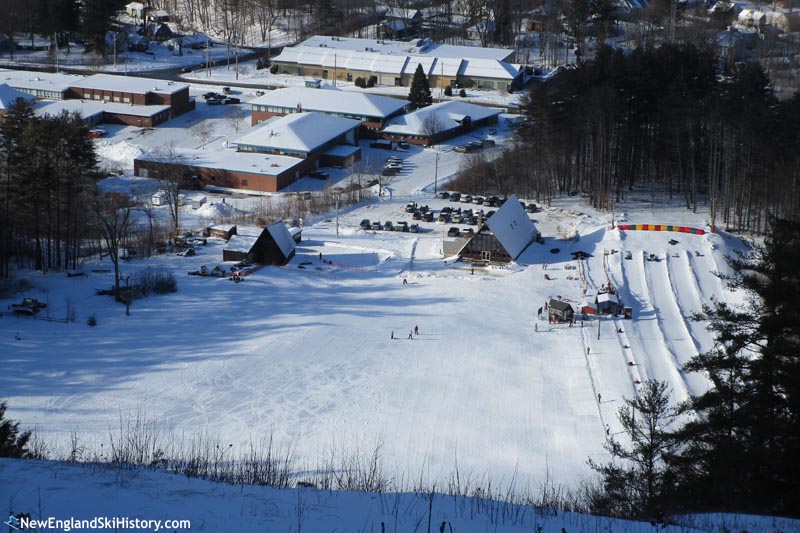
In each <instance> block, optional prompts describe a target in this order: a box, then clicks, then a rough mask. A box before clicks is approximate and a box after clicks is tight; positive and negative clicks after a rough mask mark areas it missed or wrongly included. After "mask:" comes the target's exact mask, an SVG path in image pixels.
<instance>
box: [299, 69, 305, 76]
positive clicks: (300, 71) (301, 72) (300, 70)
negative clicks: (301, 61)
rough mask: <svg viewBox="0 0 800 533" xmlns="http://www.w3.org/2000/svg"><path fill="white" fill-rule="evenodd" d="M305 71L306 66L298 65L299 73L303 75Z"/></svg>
mask: <svg viewBox="0 0 800 533" xmlns="http://www.w3.org/2000/svg"><path fill="white" fill-rule="evenodd" d="M304 73H305V67H297V75H298V76H302V75H303V74H304Z"/></svg>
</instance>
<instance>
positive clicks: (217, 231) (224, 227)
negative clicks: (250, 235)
mask: <svg viewBox="0 0 800 533" xmlns="http://www.w3.org/2000/svg"><path fill="white" fill-rule="evenodd" d="M206 235H208V236H209V237H215V238H217V239H225V240H226V241H229V240H231V237H233V236H234V235H236V224H214V225H213V226H209V227H207V228H206Z"/></svg>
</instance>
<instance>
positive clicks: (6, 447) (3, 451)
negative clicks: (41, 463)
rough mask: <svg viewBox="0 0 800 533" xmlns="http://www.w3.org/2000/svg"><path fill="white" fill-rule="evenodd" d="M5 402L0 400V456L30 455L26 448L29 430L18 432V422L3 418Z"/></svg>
mask: <svg viewBox="0 0 800 533" xmlns="http://www.w3.org/2000/svg"><path fill="white" fill-rule="evenodd" d="M6 407H7V406H6V402H0V457H16V458H27V457H30V456H31V454H30V452H29V451H28V450H27V449H26V446H27V445H28V441H29V440H30V438H31V432H30V431H24V432H22V433H20V432H19V422H14V421H13V420H4V418H5V414H6Z"/></svg>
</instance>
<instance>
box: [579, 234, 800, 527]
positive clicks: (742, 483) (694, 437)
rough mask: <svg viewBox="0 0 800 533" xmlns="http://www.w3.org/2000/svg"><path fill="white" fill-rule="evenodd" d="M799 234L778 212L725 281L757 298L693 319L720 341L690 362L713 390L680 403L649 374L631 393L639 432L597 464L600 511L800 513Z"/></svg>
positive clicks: (630, 417)
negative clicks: (608, 459)
mask: <svg viewBox="0 0 800 533" xmlns="http://www.w3.org/2000/svg"><path fill="white" fill-rule="evenodd" d="M799 235H800V222H798V220H797V219H794V220H779V219H771V221H770V233H769V236H768V237H767V239H766V242H765V244H764V245H763V246H757V247H755V248H754V249H753V250H751V251H750V252H749V253H746V254H739V255H737V256H735V257H733V258H730V259H729V262H730V264H731V266H732V267H733V272H734V273H733V274H731V275H729V276H723V277H724V279H725V280H726V281H727V283H728V285H729V287H730V288H732V289H734V290H738V291H743V292H745V293H746V294H747V296H748V298H747V302H746V304H745V305H743V306H738V305H737V306H729V305H727V304H725V303H723V302H720V301H715V302H713V303H712V304H711V305H708V306H705V308H704V309H703V313H702V314H698V315H695V316H694V319H695V320H709V330H712V331H714V332H715V340H716V342H715V346H714V347H713V348H712V349H711V350H709V351H708V352H706V353H703V354H699V355H696V356H694V357H693V358H692V359H691V360H690V361H689V363H687V365H686V366H685V368H684V369H683V370H684V371H686V372H701V373H703V375H705V376H707V377H708V379H709V380H710V382H711V384H712V385H713V386H712V387H711V388H710V389H709V390H708V391H707V392H706V393H704V394H701V395H700V396H698V397H692V398H691V399H689V400H688V401H687V402H686V403H685V404H682V405H678V406H673V405H671V403H670V401H669V393H670V391H669V388H668V387H667V385H666V384H665V383H662V382H657V381H649V382H647V383H645V384H643V385H642V387H641V388H640V389H639V390H638V391H637V396H636V397H635V398H632V399H628V400H626V402H625V405H624V406H623V407H621V408H620V410H619V416H618V418H619V420H620V422H621V423H622V426H623V427H624V428H625V433H626V435H627V436H629V437H630V438H629V439H627V437H626V439H625V441H623V440H621V439H617V438H616V437H614V436H610V437H609V438H608V440H607V442H606V446H605V448H606V450H607V451H608V452H610V454H611V456H612V457H613V461H612V462H611V463H608V464H597V463H595V462H594V461H592V460H590V461H589V465H590V466H591V467H592V468H593V469H595V470H596V471H597V472H599V473H600V475H601V478H602V485H601V487H599V488H598V489H597V490H596V491H594V492H593V494H592V496H591V507H592V510H593V511H594V512H596V513H600V514H608V515H616V516H626V517H635V518H644V519H650V520H668V516H669V515H670V514H675V513H697V512H734V513H756V514H767V515H784V516H792V517H796V516H799V515H800V466H798V462H797V457H798V454H799V453H800V311H798V309H797V306H796V305H795V303H794V302H796V301H797V298H798V297H800V271H798V269H797V262H798V261H800V237H799ZM679 421H682V423H679Z"/></svg>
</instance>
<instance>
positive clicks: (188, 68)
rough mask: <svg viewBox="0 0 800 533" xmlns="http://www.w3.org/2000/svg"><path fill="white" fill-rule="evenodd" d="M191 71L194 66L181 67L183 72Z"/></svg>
mask: <svg viewBox="0 0 800 533" xmlns="http://www.w3.org/2000/svg"><path fill="white" fill-rule="evenodd" d="M191 71H192V67H183V68H182V69H181V72H191Z"/></svg>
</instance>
